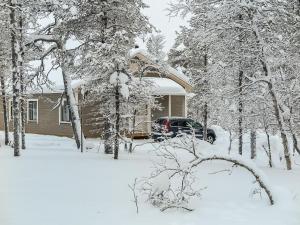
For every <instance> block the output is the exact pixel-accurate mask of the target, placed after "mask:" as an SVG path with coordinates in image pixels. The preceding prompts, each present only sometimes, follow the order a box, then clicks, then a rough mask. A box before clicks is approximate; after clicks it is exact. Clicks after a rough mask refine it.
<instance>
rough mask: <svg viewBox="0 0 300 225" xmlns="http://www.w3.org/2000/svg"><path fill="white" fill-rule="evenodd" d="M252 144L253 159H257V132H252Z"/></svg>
mask: <svg viewBox="0 0 300 225" xmlns="http://www.w3.org/2000/svg"><path fill="white" fill-rule="evenodd" d="M250 142H251V159H255V158H256V130H251V135H250Z"/></svg>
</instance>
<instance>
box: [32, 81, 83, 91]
mask: <svg viewBox="0 0 300 225" xmlns="http://www.w3.org/2000/svg"><path fill="white" fill-rule="evenodd" d="M82 84H84V81H83V80H72V84H71V85H72V88H73V89H76V88H79V87H80V86H81V85H82ZM64 90H65V88H64V85H63V84H59V85H57V84H53V85H52V86H51V87H42V88H39V89H37V90H31V91H28V92H29V93H30V94H37V93H44V94H51V93H63V92H64Z"/></svg>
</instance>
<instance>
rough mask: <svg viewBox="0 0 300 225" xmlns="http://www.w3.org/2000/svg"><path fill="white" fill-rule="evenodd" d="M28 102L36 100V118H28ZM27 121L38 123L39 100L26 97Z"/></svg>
mask: <svg viewBox="0 0 300 225" xmlns="http://www.w3.org/2000/svg"><path fill="white" fill-rule="evenodd" d="M29 102H36V120H30V119H29ZM26 113H27V123H37V124H38V123H39V100H38V99H36V98H35V99H34V98H33V99H27V110H26Z"/></svg>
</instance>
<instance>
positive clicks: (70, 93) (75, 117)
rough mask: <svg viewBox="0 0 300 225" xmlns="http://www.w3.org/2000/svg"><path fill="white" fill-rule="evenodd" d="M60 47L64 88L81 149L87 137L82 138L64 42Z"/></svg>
mask: <svg viewBox="0 0 300 225" xmlns="http://www.w3.org/2000/svg"><path fill="white" fill-rule="evenodd" d="M59 48H60V50H61V57H62V62H61V70H62V76H63V81H64V89H65V95H66V100H67V104H68V106H69V107H70V115H71V118H70V119H71V124H72V129H73V134H74V139H75V142H76V145H77V148H78V149H80V146H81V144H82V145H83V146H84V143H85V139H84V135H83V139H82V140H80V137H81V124H80V116H79V110H78V104H77V103H76V99H75V96H74V92H73V89H72V84H71V82H72V80H71V78H70V75H69V74H68V73H67V70H66V66H65V60H66V59H65V58H64V52H65V51H64V50H63V49H64V48H63V46H62V44H61V46H59ZM81 142H82V143H81Z"/></svg>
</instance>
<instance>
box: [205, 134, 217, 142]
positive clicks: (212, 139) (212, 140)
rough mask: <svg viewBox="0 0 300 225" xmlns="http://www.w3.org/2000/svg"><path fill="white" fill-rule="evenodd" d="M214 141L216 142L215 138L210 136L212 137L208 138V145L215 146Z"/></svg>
mask: <svg viewBox="0 0 300 225" xmlns="http://www.w3.org/2000/svg"><path fill="white" fill-rule="evenodd" d="M214 141H215V140H214V138H213V136H210V135H209V136H207V142H208V143H210V144H213V143H214Z"/></svg>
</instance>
